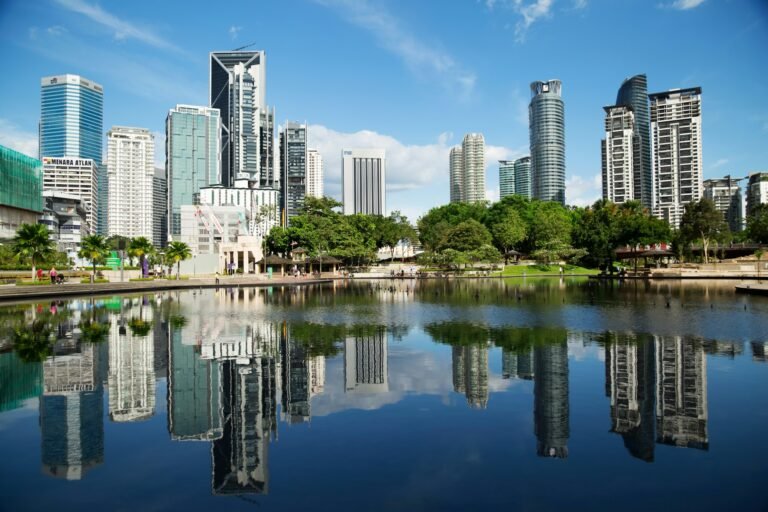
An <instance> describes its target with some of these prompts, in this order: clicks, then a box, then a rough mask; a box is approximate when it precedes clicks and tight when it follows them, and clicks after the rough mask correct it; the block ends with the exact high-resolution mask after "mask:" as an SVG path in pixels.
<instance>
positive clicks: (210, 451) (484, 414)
mask: <svg viewBox="0 0 768 512" xmlns="http://www.w3.org/2000/svg"><path fill="white" fill-rule="evenodd" d="M767 352H768V299H766V298H763V297H748V296H739V295H735V294H734V293H733V283H724V284H718V283H712V282H709V283H707V282H703V283H696V282H690V283H684V284H677V283H659V284H647V283H636V282H630V283H625V284H606V283H595V282H589V281H587V280H583V279H575V280H564V281H561V280H557V279H542V280H533V279H528V280H521V279H518V280H507V281H501V280H494V281H461V282H458V283H451V282H434V281H433V282H416V281H408V280H404V281H396V282H391V281H370V282H355V283H346V284H344V283H336V284H335V285H323V286H306V287H300V288H272V289H224V288H222V289H220V290H218V291H214V290H203V291H189V292H166V293H157V294H148V295H143V296H125V297H111V298H94V299H80V300H71V301H61V302H54V303H51V302H46V303H35V304H32V303H27V304H19V305H8V306H2V307H0V440H1V442H2V448H3V449H2V457H1V458H0V509H1V510H9V511H11V510H12V511H16V510H47V511H50V510H56V511H61V510H142V511H143V510H279V511H286V510H313V511H322V510H361V511H363V510H366V511H367V510H448V511H452V510H457V511H458V510H502V509H510V510H511V509H517V510H563V509H565V508H567V509H575V510H601V509H616V508H620V509H621V510H653V509H658V510H668V509H672V508H676V509H685V510H695V511H703V510H726V509H727V510H768V495H767V494H766V493H765V486H766V483H768V443H766V442H765V437H766V432H768V353H767Z"/></svg>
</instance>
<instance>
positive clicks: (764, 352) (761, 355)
mask: <svg viewBox="0 0 768 512" xmlns="http://www.w3.org/2000/svg"><path fill="white" fill-rule="evenodd" d="M750 345H751V346H752V360H753V361H761V362H763V363H765V362H768V342H766V341H753V342H752V343H750Z"/></svg>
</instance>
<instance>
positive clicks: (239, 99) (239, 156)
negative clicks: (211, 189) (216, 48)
mask: <svg viewBox="0 0 768 512" xmlns="http://www.w3.org/2000/svg"><path fill="white" fill-rule="evenodd" d="M210 80H211V84H210V106H211V107H212V108H217V109H219V111H220V112H221V125H222V132H221V183H222V184H223V185H224V186H225V187H231V186H232V185H233V184H234V180H236V179H243V178H247V179H249V180H251V181H258V182H259V183H260V185H261V186H262V187H267V188H272V187H275V186H276V185H277V183H276V181H277V179H276V177H275V175H274V149H273V144H272V137H273V134H274V111H270V110H269V108H268V107H267V104H266V83H267V78H266V54H265V53H264V52H263V51H255V52H253V51H233V52H211V72H210Z"/></svg>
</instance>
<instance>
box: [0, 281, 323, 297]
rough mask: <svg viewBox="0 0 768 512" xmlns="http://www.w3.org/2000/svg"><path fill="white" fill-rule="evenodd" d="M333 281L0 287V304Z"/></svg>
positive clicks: (170, 282) (172, 282) (178, 282)
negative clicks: (91, 296) (71, 297)
mask: <svg viewBox="0 0 768 512" xmlns="http://www.w3.org/2000/svg"><path fill="white" fill-rule="evenodd" d="M332 281H333V279H330V278H328V279H326V278H320V279H307V278H292V277H276V278H273V279H268V278H266V277H261V276H259V277H257V276H245V277H222V278H220V280H219V284H218V285H217V284H216V280H215V279H213V278H209V279H180V280H178V281H177V280H175V279H157V280H154V281H127V282H124V283H120V282H110V283H99V284H80V283H64V284H58V285H39V286H16V285H13V284H12V285H5V286H0V301H20V300H26V299H43V298H48V299H50V298H58V297H68V296H73V295H97V294H115V293H140V292H153V291H163V290H180V289H196V288H216V287H217V286H219V287H221V288H227V287H233V286H235V287H263V286H285V285H287V286H301V285H307V284H317V283H330V282H332Z"/></svg>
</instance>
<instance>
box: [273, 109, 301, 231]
mask: <svg viewBox="0 0 768 512" xmlns="http://www.w3.org/2000/svg"><path fill="white" fill-rule="evenodd" d="M307 139H308V131H307V125H306V124H299V123H293V122H286V123H285V127H284V128H283V131H282V133H281V134H280V176H281V179H282V180H283V184H282V192H283V194H282V203H283V204H282V207H283V212H284V215H285V221H284V224H285V225H286V226H287V225H288V224H289V223H290V221H291V219H292V218H293V217H295V216H297V215H299V214H300V213H301V209H302V208H303V207H304V197H305V196H306V193H307V159H308V157H307Z"/></svg>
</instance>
